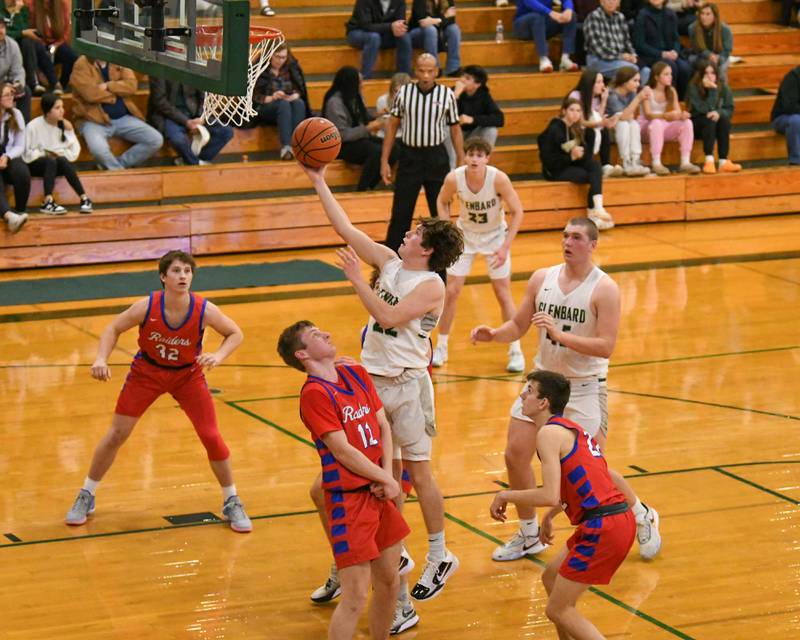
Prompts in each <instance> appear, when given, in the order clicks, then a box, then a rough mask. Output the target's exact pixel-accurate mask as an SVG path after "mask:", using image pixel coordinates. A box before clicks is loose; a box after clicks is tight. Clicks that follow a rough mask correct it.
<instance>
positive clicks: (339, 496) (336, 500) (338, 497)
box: [331, 491, 344, 504]
mask: <svg viewBox="0 0 800 640" xmlns="http://www.w3.org/2000/svg"><path fill="white" fill-rule="evenodd" d="M331 502H332V503H333V504H340V503H342V502H344V494H343V493H339V492H335V491H334V492H331Z"/></svg>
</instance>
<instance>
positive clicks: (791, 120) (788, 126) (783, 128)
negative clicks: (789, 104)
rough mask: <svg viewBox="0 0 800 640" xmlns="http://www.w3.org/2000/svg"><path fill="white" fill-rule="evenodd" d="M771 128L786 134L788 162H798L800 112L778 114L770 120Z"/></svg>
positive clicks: (799, 162)
mask: <svg viewBox="0 0 800 640" xmlns="http://www.w3.org/2000/svg"><path fill="white" fill-rule="evenodd" d="M772 128H773V129H775V131H777V132H778V133H782V134H783V135H785V136H786V148H787V149H788V150H789V164H800V114H797V113H795V114H792V115H790V116H785V115H784V116H778V117H777V118H775V119H774V120H773V121H772Z"/></svg>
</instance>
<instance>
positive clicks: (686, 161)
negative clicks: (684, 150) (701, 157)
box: [681, 154, 692, 165]
mask: <svg viewBox="0 0 800 640" xmlns="http://www.w3.org/2000/svg"><path fill="white" fill-rule="evenodd" d="M691 161H692V160H691V158H690V157H689V156H688V155H683V154H681V165H684V164H689V163H690V162H691Z"/></svg>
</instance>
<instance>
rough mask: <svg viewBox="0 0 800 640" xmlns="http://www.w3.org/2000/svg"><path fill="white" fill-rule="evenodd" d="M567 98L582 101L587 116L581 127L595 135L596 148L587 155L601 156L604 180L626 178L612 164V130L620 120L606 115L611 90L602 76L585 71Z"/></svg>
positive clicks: (620, 170) (593, 71)
mask: <svg viewBox="0 0 800 640" xmlns="http://www.w3.org/2000/svg"><path fill="white" fill-rule="evenodd" d="M567 97H569V98H575V99H576V100H578V101H580V103H581V110H582V112H583V114H584V115H583V120H581V126H582V127H584V128H585V129H593V130H594V132H595V135H594V145H593V148H587V152H588V153H589V154H590V155H592V156H593V155H594V154H596V153H599V154H600V166H601V167H602V169H603V177H604V178H609V177H617V176H621V175H623V173H624V170H623V168H622V167H621V166H619V165H615V164H612V163H611V129H613V128H614V127H615V126H616V124H617V118H616V116H610V117H609V116H607V115H606V103H607V101H608V89H607V88H606V85H605V82H604V80H603V74H602V73H600V72H599V71H595V70H594V69H584V70H583V73H582V74H581V77H580V79H579V80H578V84H577V85H575V88H574V89H573V90H572V91H571V92H570V93H569V95H568V96H567Z"/></svg>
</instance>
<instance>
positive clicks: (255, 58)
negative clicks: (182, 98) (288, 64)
mask: <svg viewBox="0 0 800 640" xmlns="http://www.w3.org/2000/svg"><path fill="white" fill-rule="evenodd" d="M196 40H197V56H198V57H200V58H203V59H204V60H221V59H222V27H221V26H198V27H197V39H196ZM282 43H283V34H282V33H281V32H280V31H278V30H277V29H271V28H269V27H255V26H251V27H250V60H249V64H248V67H247V93H246V94H245V95H243V96H225V95H222V94H219V93H210V92H209V93H206V97H205V102H204V103H203V120H204V121H205V122H207V123H208V124H223V125H233V126H236V127H240V126H242V125H243V124H244V123H245V122H247V121H249V120H250V119H251V118H253V117H254V116H256V115H257V113H256V111H255V109H253V89H254V88H255V86H256V80H258V77H259V76H260V75H261V74H262V73H263V71H264V69H266V68H267V65H268V64H269V60H270V58H271V57H272V54H273V53H274V51H275V49H277V48H278V47H279V46H280V45H281V44H282Z"/></svg>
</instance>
